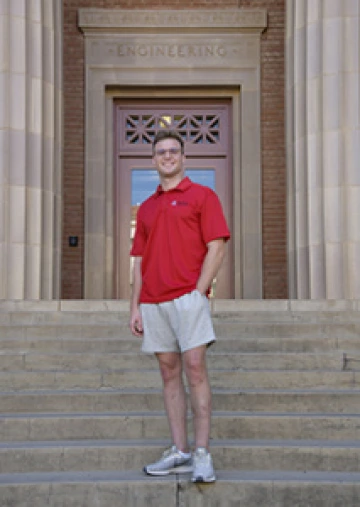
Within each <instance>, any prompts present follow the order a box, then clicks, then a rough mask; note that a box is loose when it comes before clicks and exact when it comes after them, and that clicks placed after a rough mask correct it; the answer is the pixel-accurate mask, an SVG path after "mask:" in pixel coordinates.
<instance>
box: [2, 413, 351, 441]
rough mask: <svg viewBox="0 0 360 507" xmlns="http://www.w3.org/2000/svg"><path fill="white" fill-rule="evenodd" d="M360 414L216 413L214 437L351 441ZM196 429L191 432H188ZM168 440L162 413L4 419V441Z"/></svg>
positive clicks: (8, 416) (13, 416)
mask: <svg viewBox="0 0 360 507" xmlns="http://www.w3.org/2000/svg"><path fill="white" fill-rule="evenodd" d="M359 426H360V414H326V413H318V414H312V413H310V414H302V413H298V412H291V413H282V414H279V413H276V412H275V413H274V412H262V413H257V414H255V413H252V412H235V411H232V412H231V411H222V412H220V411H214V414H213V420H212V437H213V438H216V439H223V438H225V439H229V438H230V439H233V438H239V439H242V438H245V439H250V438H259V437H260V436H261V438H274V439H281V438H284V439H309V438H313V439H321V438H322V439H336V440H342V439H346V440H349V439H352V438H353V437H354V436H355V435H356V434H357V431H358V428H359ZM189 429H190V430H191V427H190V428H189ZM119 436H121V438H123V439H124V438H129V439H134V438H135V439H136V438H146V439H148V438H169V430H168V425H167V421H166V417H165V413H164V412H163V411H151V412H150V413H149V412H132V413H131V416H129V413H128V412H127V411H126V412H110V413H109V412H103V413H101V412H98V413H61V414H59V413H55V414H54V413H50V414H46V413H41V414H38V413H26V414H1V415H0V441H2V442H11V441H16V440H21V441H24V440H29V441H41V440H43V439H45V440H58V439H61V440H64V439H65V440H75V439H77V440H81V439H104V438H105V439H109V438H110V439H116V438H118V437H119Z"/></svg>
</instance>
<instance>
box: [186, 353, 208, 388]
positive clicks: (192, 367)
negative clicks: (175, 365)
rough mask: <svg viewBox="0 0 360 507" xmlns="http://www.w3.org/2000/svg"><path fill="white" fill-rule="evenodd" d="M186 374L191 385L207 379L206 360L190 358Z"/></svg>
mask: <svg viewBox="0 0 360 507" xmlns="http://www.w3.org/2000/svg"><path fill="white" fill-rule="evenodd" d="M186 376H187V379H188V382H189V384H190V385H191V386H196V385H199V384H201V383H202V382H204V380H206V379H207V370H206V364H205V361H204V360H203V359H202V358H197V357H194V358H190V359H189V360H188V361H187V363H186Z"/></svg>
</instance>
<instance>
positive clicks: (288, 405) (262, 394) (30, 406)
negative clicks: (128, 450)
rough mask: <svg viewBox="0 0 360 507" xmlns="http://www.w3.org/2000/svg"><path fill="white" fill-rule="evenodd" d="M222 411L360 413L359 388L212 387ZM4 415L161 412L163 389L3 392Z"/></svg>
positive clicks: (217, 407)
mask: <svg viewBox="0 0 360 507" xmlns="http://www.w3.org/2000/svg"><path fill="white" fill-rule="evenodd" d="M212 398H213V407H214V410H219V411H230V410H231V411H234V410H235V411H242V412H270V411H276V412H278V413H288V412H296V411H298V412H302V413H319V412H326V413H335V414H342V413H351V414H360V403H359V399H360V390H356V389H350V390H340V389H339V390H331V389H328V390H318V391H314V390H311V389H309V390H298V389H297V390H287V391H286V390H279V389H263V390H259V389H256V390H245V389H242V390H235V389H233V390H225V389H221V390H216V389H214V390H213V397H212ZM0 407H1V412H2V413H3V414H5V413H6V414H11V413H18V414H21V413H24V412H25V413H26V412H32V413H42V412H45V413H50V412H53V413H58V412H63V413H65V412H72V413H78V412H95V413H96V412H99V411H100V412H118V411H127V412H128V413H132V412H139V411H146V410H148V411H152V410H155V411H161V410H163V408H164V403H163V398H162V393H161V390H159V389H158V390H145V389H139V390H134V389H130V390H126V389H102V390H98V389H83V390H70V391H61V390H59V391H53V390H50V391H46V390H44V391H27V392H26V391H20V392H10V391H9V392H0Z"/></svg>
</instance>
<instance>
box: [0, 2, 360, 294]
mask: <svg viewBox="0 0 360 507" xmlns="http://www.w3.org/2000/svg"><path fill="white" fill-rule="evenodd" d="M359 15H360V0H344V1H342V0H287V1H285V0H272V1H265V0H246V1H241V0H236V1H235V0H227V1H222V2H219V1H209V0H207V1H206V2H205V1H200V0H199V1H190V0H188V1H184V2H183V3H182V4H181V5H179V4H178V2H177V1H175V0H167V1H162V2H161V5H160V4H159V2H156V1H151V0H148V1H145V2H144V1H142V0H132V1H119V0H106V1H105V0H81V1H80V0H64V1H62V2H61V1H60V0H31V1H26V0H1V1H0V17H1V18H0V19H1V31H0V34H1V35H0V37H1V39H2V41H1V42H2V44H1V46H0V47H1V48H2V50H1V55H0V58H1V70H0V76H1V81H0V83H1V87H0V93H1V104H2V107H1V111H0V122H1V123H0V136H1V137H0V146H1V149H0V189H1V208H0V209H1V222H0V238H1V239H0V256H1V264H0V290H1V295H0V297H1V298H2V299H51V298H64V299H82V298H89V299H109V298H121V299H126V298H128V297H129V291H130V284H131V279H130V260H129V248H130V244H131V236H132V233H133V228H134V221H135V220H136V209H137V206H138V205H139V203H140V202H141V201H142V200H143V199H144V198H145V197H146V196H147V195H149V193H150V192H152V191H153V190H154V188H155V186H156V175H155V174H154V169H153V167H152V164H151V140H152V138H153V136H154V135H155V133H156V132H157V131H158V130H159V129H161V128H164V127H171V128H175V129H177V130H178V131H179V132H180V134H181V135H182V136H183V138H184V140H185V142H186V154H187V173H188V174H189V176H190V177H191V178H192V179H194V180H195V181H199V182H202V183H204V184H207V185H209V186H211V187H212V188H214V189H215V190H216V191H217V193H218V194H219V196H220V199H221V201H222V204H223V207H224V212H225V214H226V216H227V219H228V222H229V225H230V228H231V232H232V241H231V244H229V249H228V253H227V258H226V262H225V263H224V266H223V267H222V270H221V272H220V274H219V277H218V278H217V280H216V284H215V285H214V293H215V296H216V297H219V298H229V299H233V298H235V299H242V298H245V299H260V298H288V297H290V298H295V299H296V298H302V299H341V298H350V299H352V298H360V262H359V260H360V227H359V226H358V225H357V222H358V218H359V216H360V186H359V184H360V170H359V159H360V157H359V155H360V153H359V150H360V148H359V146H360V138H359V116H360V112H359V111H360V106H359V95H360V81H359V47H360V41H359ZM184 248H186V245H184Z"/></svg>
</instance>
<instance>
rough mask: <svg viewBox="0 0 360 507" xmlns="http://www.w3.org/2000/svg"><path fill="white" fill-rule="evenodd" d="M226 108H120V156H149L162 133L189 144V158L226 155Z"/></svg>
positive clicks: (118, 113) (187, 145) (187, 146)
mask: <svg viewBox="0 0 360 507" xmlns="http://www.w3.org/2000/svg"><path fill="white" fill-rule="evenodd" d="M226 115H227V108H226V107H218V108H216V109H215V110H213V109H212V108H211V109H205V108H204V109H199V108H198V107H197V108H196V109H195V110H191V111H189V110H188V109H187V110H184V109H183V110H178V108H177V110H176V111H174V110H171V109H170V108H169V110H164V108H161V110H160V109H159V110H156V109H155V108H153V109H151V110H148V109H144V108H141V109H140V108H134V107H132V108H129V107H127V106H126V107H122V106H118V108H117V117H118V121H119V122H120V128H119V129H118V132H119V135H120V138H119V139H118V146H117V148H118V149H117V151H118V156H121V155H127V154H133V153H135V152H136V154H137V155H140V154H144V155H145V154H146V155H149V148H151V145H152V142H153V140H154V137H155V135H156V133H157V132H158V131H159V130H162V129H174V130H176V131H177V132H179V134H180V135H181V137H182V138H183V140H184V142H185V144H186V154H192V155H202V156H204V155H205V156H206V155H209V154H212V155H214V154H218V155H222V154H226V151H227V143H226V139H227V129H228V124H227V118H226V117H225V116H226Z"/></svg>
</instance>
